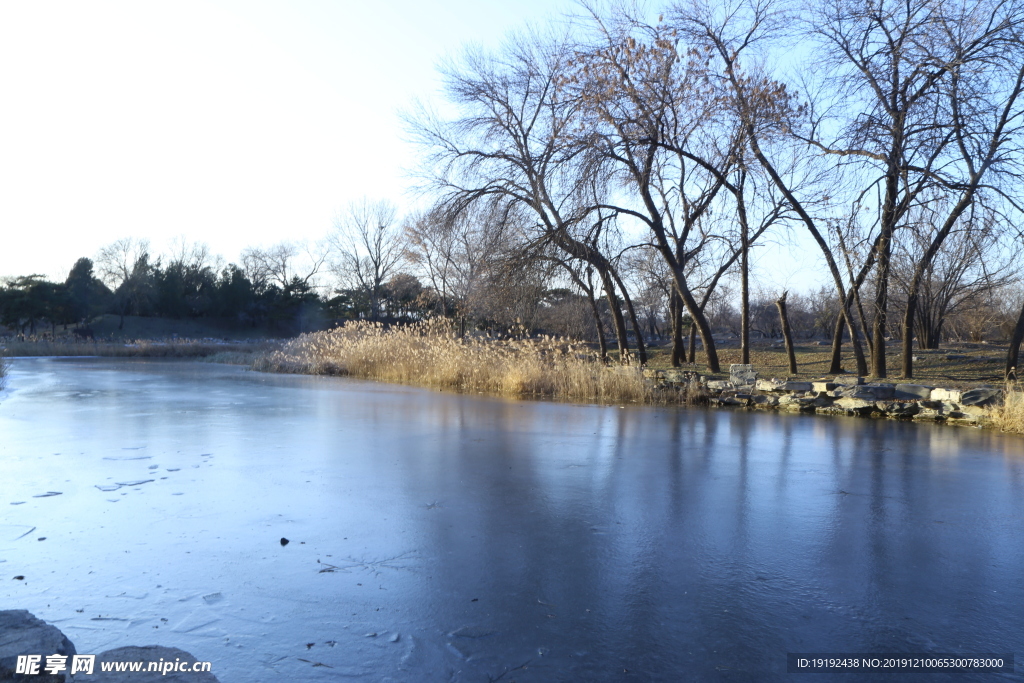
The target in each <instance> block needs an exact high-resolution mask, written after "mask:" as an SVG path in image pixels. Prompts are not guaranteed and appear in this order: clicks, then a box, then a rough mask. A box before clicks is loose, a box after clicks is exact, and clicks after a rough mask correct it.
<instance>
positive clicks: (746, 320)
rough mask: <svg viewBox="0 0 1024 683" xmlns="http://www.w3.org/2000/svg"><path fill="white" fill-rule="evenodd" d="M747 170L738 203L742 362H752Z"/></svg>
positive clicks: (739, 192) (743, 177) (741, 183)
mask: <svg viewBox="0 0 1024 683" xmlns="http://www.w3.org/2000/svg"><path fill="white" fill-rule="evenodd" d="M746 177H747V174H746V171H744V172H743V174H742V175H741V176H740V182H739V185H738V191H737V193H736V204H737V208H738V217H739V221H740V363H743V364H744V365H747V364H749V363H750V261H749V258H750V235H749V229H748V226H747V206H746V202H745V201H744V199H743V185H744V181H745V180H746Z"/></svg>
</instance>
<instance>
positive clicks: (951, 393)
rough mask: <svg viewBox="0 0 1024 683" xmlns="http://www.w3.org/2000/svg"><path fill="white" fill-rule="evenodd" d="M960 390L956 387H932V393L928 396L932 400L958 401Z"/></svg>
mask: <svg viewBox="0 0 1024 683" xmlns="http://www.w3.org/2000/svg"><path fill="white" fill-rule="evenodd" d="M961 395H962V392H961V391H960V390H958V389H932V395H931V396H929V398H930V399H931V400H932V401H952V402H953V403H960V397H961Z"/></svg>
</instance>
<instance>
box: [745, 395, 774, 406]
mask: <svg viewBox="0 0 1024 683" xmlns="http://www.w3.org/2000/svg"><path fill="white" fill-rule="evenodd" d="M750 401H751V403H752V404H753V406H754V407H755V408H771V407H773V406H777V405H779V399H778V398H776V397H775V396H765V395H764V394H758V395H757V396H751V397H750Z"/></svg>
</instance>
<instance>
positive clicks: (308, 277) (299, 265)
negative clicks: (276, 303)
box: [241, 242, 328, 291]
mask: <svg viewBox="0 0 1024 683" xmlns="http://www.w3.org/2000/svg"><path fill="white" fill-rule="evenodd" d="M241 256H242V268H243V269H244V270H245V274H246V276H247V277H248V278H249V280H250V281H251V282H252V283H253V287H254V288H255V289H256V290H257V291H261V290H263V289H266V288H267V287H269V286H271V285H273V286H275V287H278V288H279V289H282V290H287V289H288V288H290V287H293V286H294V285H295V284H296V283H299V284H301V285H302V286H304V287H312V286H313V284H314V279H315V278H316V276H317V274H318V273H319V272H320V271H321V269H322V268H323V266H324V264H325V262H326V261H327V256H328V250H327V248H325V247H324V246H323V245H310V244H308V243H296V242H279V243H278V244H275V245H274V246H272V247H267V248H263V247H247V248H245V249H243V250H242V255H241Z"/></svg>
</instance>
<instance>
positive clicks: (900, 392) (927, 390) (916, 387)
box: [893, 384, 934, 399]
mask: <svg viewBox="0 0 1024 683" xmlns="http://www.w3.org/2000/svg"><path fill="white" fill-rule="evenodd" d="M932 389H934V387H926V386H924V385H923V384H897V385H896V390H895V392H894V393H893V398H903V399H919V398H923V399H930V398H931V396H932Z"/></svg>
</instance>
